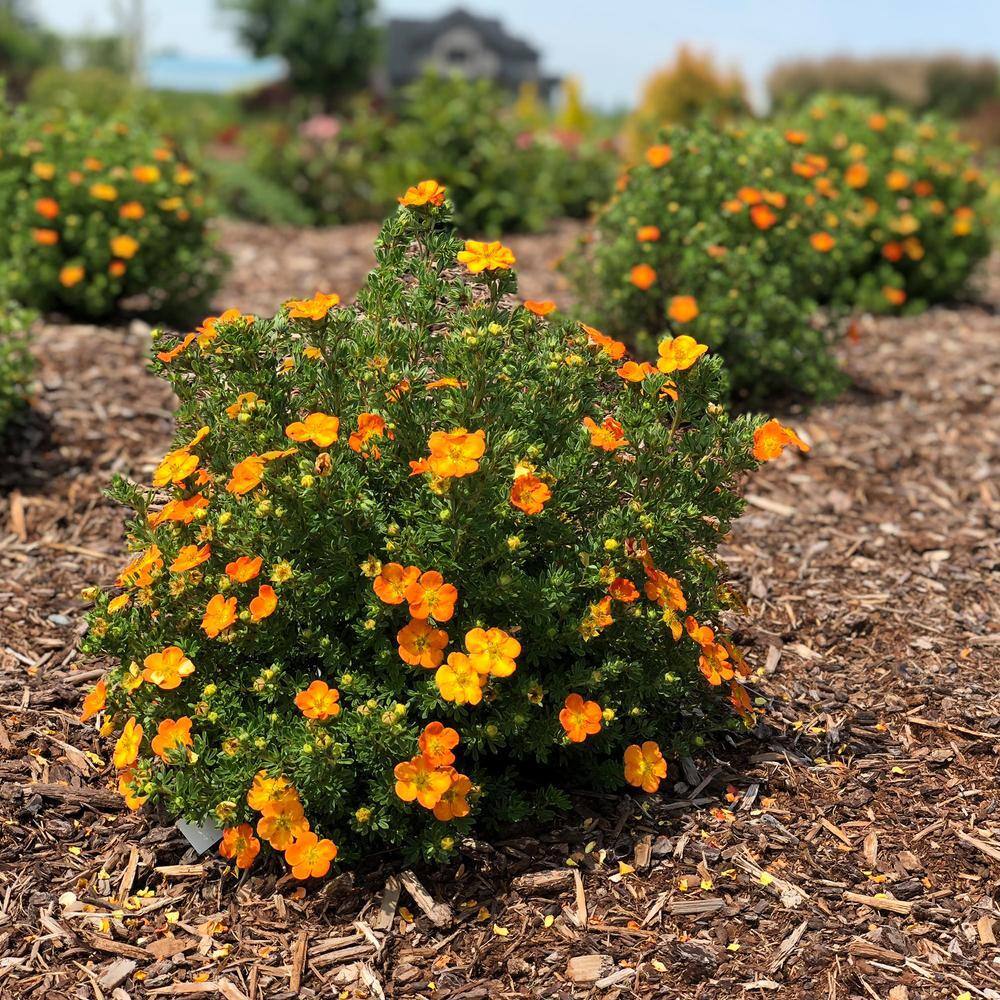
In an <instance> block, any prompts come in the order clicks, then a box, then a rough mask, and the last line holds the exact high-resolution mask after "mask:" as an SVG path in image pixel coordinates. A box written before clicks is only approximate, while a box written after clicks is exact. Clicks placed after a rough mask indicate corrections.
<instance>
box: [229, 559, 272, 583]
mask: <svg viewBox="0 0 1000 1000" xmlns="http://www.w3.org/2000/svg"><path fill="white" fill-rule="evenodd" d="M263 565H264V560H263V559H262V558H261V557H260V556H254V557H253V558H252V559H251V558H250V556H240V557H239V559H236V560H234V561H233V562H231V563H226V576H228V577H229V579H230V580H232V581H233V583H249V582H250V581H251V580H255V579H256V578H257V577H258V576H259V575H260V570H261V567H262V566H263Z"/></svg>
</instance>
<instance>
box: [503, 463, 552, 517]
mask: <svg viewBox="0 0 1000 1000" xmlns="http://www.w3.org/2000/svg"><path fill="white" fill-rule="evenodd" d="M551 499H552V490H550V489H549V488H548V486H547V485H546V484H545V483H543V482H542V480H541V479H539V478H538V476H536V475H534V474H532V473H530V472H529V473H527V474H526V475H523V476H518V477H517V478H516V479H515V480H514V485H513V486H512V487H511V488H510V502H511V503H512V504H513V505H514V506H515V507H517V508H518V509H519V510H523V511H524V513H525V514H540V513H541V512H542V508H543V507H544V506H545V505H546V503H548V502H549V500H551Z"/></svg>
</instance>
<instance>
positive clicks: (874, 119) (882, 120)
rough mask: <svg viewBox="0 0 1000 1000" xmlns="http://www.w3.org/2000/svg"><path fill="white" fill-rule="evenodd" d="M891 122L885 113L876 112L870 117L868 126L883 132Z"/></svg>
mask: <svg viewBox="0 0 1000 1000" xmlns="http://www.w3.org/2000/svg"><path fill="white" fill-rule="evenodd" d="M888 124H889V119H888V118H886V116H885V115H883V114H880V113H878V112H876V113H875V114H873V115H870V116H869V118H868V127H869V128H870V129H872V130H873V131H875V132H881V131H883V130H884V129H885V127H886V125H888Z"/></svg>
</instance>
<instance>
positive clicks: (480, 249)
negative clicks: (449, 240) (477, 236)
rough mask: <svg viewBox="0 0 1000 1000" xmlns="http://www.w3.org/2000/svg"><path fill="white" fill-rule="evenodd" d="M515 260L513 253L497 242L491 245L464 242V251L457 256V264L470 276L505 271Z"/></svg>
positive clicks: (469, 241) (471, 241)
mask: <svg viewBox="0 0 1000 1000" xmlns="http://www.w3.org/2000/svg"><path fill="white" fill-rule="evenodd" d="M515 260H516V258H515V257H514V253H513V251H512V250H511V249H510V248H509V247H505V246H504V245H503V244H502V243H501V242H500V241H499V240H494V241H493V242H492V243H481V242H480V241H479V240H466V241H465V249H464V250H462V251H460V253H459V254H458V262H459V264H464V265H465V266H466V267H467V268H468V269H469V272H470V273H471V274H479V273H480V272H482V271H506V270H507V269H508V268H511V267H513V266H514V263H515Z"/></svg>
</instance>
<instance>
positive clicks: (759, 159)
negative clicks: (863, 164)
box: [567, 123, 861, 400]
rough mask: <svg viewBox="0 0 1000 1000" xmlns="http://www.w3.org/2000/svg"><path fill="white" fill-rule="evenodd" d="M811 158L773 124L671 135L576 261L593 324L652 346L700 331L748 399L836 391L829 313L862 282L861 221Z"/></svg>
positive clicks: (627, 184)
mask: <svg viewBox="0 0 1000 1000" xmlns="http://www.w3.org/2000/svg"><path fill="white" fill-rule="evenodd" d="M801 158H802V154H801V152H800V150H799V148H798V147H797V146H795V145H794V144H792V143H790V142H788V141H787V139H786V138H785V137H784V135H782V133H781V132H780V131H778V130H777V129H775V128H772V127H770V126H765V125H757V124H753V125H749V126H748V127H747V128H745V129H736V128H728V129H720V128H718V127H716V126H715V125H714V124H710V123H702V124H699V125H697V126H695V127H693V128H690V129H689V128H683V127H678V128H675V129H673V130H671V131H669V132H667V133H666V135H665V138H664V140H663V141H662V143H660V144H658V145H655V146H652V147H650V148H649V149H648V150H647V152H646V155H645V156H644V157H643V159H642V161H641V162H640V163H639V164H638V165H637V166H636V167H634V168H633V169H632V170H631V171H629V172H628V173H627V174H626V175H624V176H623V178H622V180H621V182H620V184H619V188H620V190H619V191H618V193H617V194H616V195H615V197H613V198H612V200H611V201H610V203H609V204H608V205H607V206H606V207H605V209H604V210H603V211H602V212H601V214H600V215H599V216H598V218H597V220H596V223H595V226H594V231H593V233H592V234H590V235H589V236H588V237H587V238H586V240H585V242H584V243H583V245H582V246H581V248H580V249H579V250H578V251H577V253H576V254H575V255H574V256H573V257H572V258H571V259H570V261H569V262H568V264H567V267H568V270H569V272H570V274H571V275H572V277H573V279H574V281H575V284H576V288H577V292H578V295H579V298H580V300H581V302H582V305H583V308H584V310H585V314H586V315H587V316H589V318H590V321H592V322H594V323H595V324H596V325H598V326H601V327H602V328H603V329H605V330H606V331H607V332H609V333H611V334H612V335H614V336H616V337H620V338H624V339H628V340H630V341H633V342H638V343H639V345H640V347H642V346H644V345H648V344H649V342H650V341H652V340H653V339H656V338H659V337H662V336H664V335H665V334H668V333H674V334H677V333H690V334H691V335H692V336H695V337H697V338H698V339H699V340H702V341H704V342H705V343H707V344H709V345H710V346H711V347H713V348H714V349H717V350H718V351H719V352H720V353H721V354H722V356H723V357H724V358H725V360H726V364H727V368H728V370H729V373H730V376H731V379H732V383H733V390H734V392H735V393H736V394H737V395H738V396H740V397H743V398H748V399H751V400H759V399H764V398H768V397H770V396H773V395H775V394H780V393H787V392H801V393H806V394H808V395H810V396H815V397H824V396H829V395H831V394H832V393H834V392H835V391H836V389H837V388H838V387H839V385H840V381H841V380H840V376H839V375H838V372H837V368H836V364H835V362H834V360H833V358H832V356H831V355H830V353H829V351H828V339H829V336H830V330H829V325H828V324H825V323H821V322H819V321H818V320H817V318H816V313H817V306H818V303H819V301H820V300H821V299H823V298H825V297H826V295H827V293H828V289H829V288H830V287H831V286H833V285H834V284H836V283H837V282H838V280H840V279H841V278H842V276H843V275H844V274H847V273H852V270H853V268H854V266H855V262H856V260H857V257H858V255H859V253H860V252H861V249H860V243H859V240H858V236H857V232H858V230H857V227H858V226H859V225H860V220H859V219H858V218H857V215H856V213H849V212H845V211H843V205H842V200H841V198H840V197H839V195H838V194H837V192H835V191H832V190H827V194H826V195H821V194H817V193H816V192H815V191H814V189H813V186H812V180H811V179H807V178H805V177H803V176H801V175H800V173H797V172H796V168H797V166H798V161H799V160H800V159H801ZM814 243H815V245H814Z"/></svg>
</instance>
